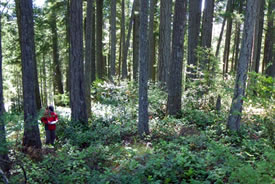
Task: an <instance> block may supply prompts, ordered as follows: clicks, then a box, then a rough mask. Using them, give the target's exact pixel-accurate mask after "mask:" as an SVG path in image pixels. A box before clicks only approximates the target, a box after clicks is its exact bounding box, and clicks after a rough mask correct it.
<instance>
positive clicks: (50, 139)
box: [46, 130, 55, 145]
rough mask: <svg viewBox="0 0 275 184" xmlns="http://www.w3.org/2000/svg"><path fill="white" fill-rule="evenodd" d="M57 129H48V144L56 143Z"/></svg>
mask: <svg viewBox="0 0 275 184" xmlns="http://www.w3.org/2000/svg"><path fill="white" fill-rule="evenodd" d="M54 140H55V130H46V144H52V145H53V144H54Z"/></svg>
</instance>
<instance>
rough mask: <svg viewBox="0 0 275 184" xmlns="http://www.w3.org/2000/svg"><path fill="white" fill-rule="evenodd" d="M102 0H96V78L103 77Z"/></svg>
mask: <svg viewBox="0 0 275 184" xmlns="http://www.w3.org/2000/svg"><path fill="white" fill-rule="evenodd" d="M102 29H103V0H96V46H97V47H96V62H97V67H96V68H97V75H98V78H100V79H103V75H104V61H103V43H102V34H103V32H102Z"/></svg>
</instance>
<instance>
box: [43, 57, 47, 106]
mask: <svg viewBox="0 0 275 184" xmlns="http://www.w3.org/2000/svg"><path fill="white" fill-rule="evenodd" d="M42 65H43V66H42V71H43V73H44V75H43V88H42V89H43V92H44V95H43V96H44V101H43V105H44V106H48V93H47V89H48V88H47V73H46V59H45V53H43V61H42Z"/></svg>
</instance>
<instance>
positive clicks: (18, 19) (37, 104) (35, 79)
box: [15, 0, 41, 109]
mask: <svg viewBox="0 0 275 184" xmlns="http://www.w3.org/2000/svg"><path fill="white" fill-rule="evenodd" d="M15 4H16V6H19V2H18V0H15ZM16 16H17V24H18V32H19V39H21V38H20V37H22V32H23V31H22V27H21V24H20V23H19V22H20V21H21V13H20V8H16ZM32 29H33V28H32ZM20 44H21V42H20ZM33 49H34V53H35V47H34V48H33ZM34 76H35V77H34V90H35V98H36V100H35V104H36V108H37V109H41V99H40V93H39V84H38V76H37V64H36V57H35V56H34Z"/></svg>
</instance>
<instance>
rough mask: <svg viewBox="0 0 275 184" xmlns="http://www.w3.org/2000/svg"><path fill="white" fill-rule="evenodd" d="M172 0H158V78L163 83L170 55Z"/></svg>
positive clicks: (165, 80)
mask: <svg viewBox="0 0 275 184" xmlns="http://www.w3.org/2000/svg"><path fill="white" fill-rule="evenodd" d="M171 17H172V0H160V24H159V59H158V62H159V63H158V79H159V81H160V82H161V83H163V84H165V83H166V82H167V78H168V70H169V61H170V57H171Z"/></svg>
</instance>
